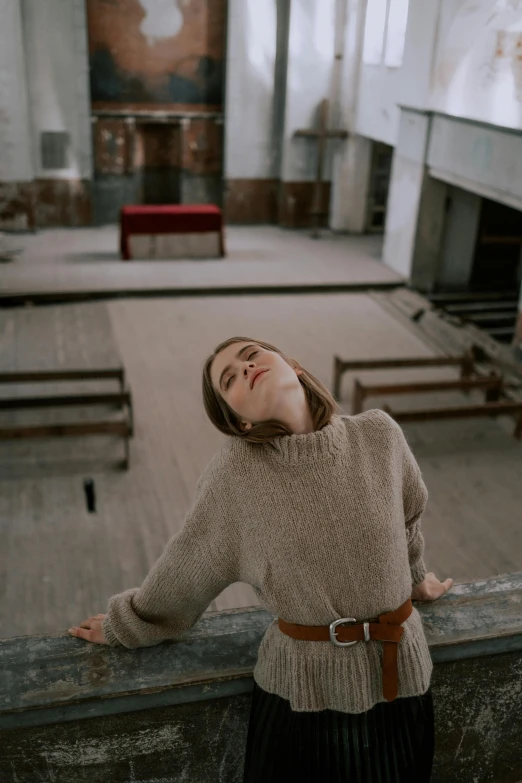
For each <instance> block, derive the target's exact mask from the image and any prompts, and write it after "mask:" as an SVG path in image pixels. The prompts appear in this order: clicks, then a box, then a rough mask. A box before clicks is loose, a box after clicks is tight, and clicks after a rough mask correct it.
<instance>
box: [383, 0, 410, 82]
mask: <svg viewBox="0 0 522 783" xmlns="http://www.w3.org/2000/svg"><path fill="white" fill-rule="evenodd" d="M408 5H409V0H391V2H390V9H389V11H388V28H387V30H386V51H385V54H384V64H385V65H387V66H389V67H390V68H400V67H401V65H402V56H403V54H404V41H405V39H406V24H407V22H408Z"/></svg>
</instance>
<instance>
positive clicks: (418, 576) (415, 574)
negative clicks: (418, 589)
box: [410, 558, 427, 587]
mask: <svg viewBox="0 0 522 783" xmlns="http://www.w3.org/2000/svg"><path fill="white" fill-rule="evenodd" d="M410 571H411V581H412V587H415V585H418V584H420V582H423V581H424V579H425V578H426V573H427V571H426V565H425V563H424V560H423V559H422V558H421V559H420V560H419V561H417V563H415V565H413V566H410Z"/></svg>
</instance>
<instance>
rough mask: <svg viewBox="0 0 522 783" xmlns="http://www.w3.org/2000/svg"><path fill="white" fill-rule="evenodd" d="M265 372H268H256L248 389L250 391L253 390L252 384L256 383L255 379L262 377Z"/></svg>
mask: <svg viewBox="0 0 522 783" xmlns="http://www.w3.org/2000/svg"><path fill="white" fill-rule="evenodd" d="M265 372H268V370H261V372H258V373H256V375H254V377H253V379H252V386H251V387H250V388H251V389H253V388H254V384H255V382H256V381H257V379H258V378H260V377H261V376H262V375H264V374H265Z"/></svg>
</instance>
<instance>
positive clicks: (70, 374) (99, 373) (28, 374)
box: [0, 367, 125, 383]
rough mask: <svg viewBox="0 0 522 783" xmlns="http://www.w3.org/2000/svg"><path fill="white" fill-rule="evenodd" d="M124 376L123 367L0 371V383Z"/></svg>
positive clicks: (98, 378)
mask: <svg viewBox="0 0 522 783" xmlns="http://www.w3.org/2000/svg"><path fill="white" fill-rule="evenodd" d="M124 377H125V370H124V369H123V367H118V368H111V369H109V368H104V369H99V370H91V369H85V370H31V371H25V372H24V371H21V372H18V371H14V372H0V383H40V382H41V381H42V382H43V381H89V380H95V379H96V380H101V379H104V378H114V379H116V380H118V381H120V382H121V381H122V380H123V379H124Z"/></svg>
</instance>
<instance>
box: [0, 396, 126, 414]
mask: <svg viewBox="0 0 522 783" xmlns="http://www.w3.org/2000/svg"><path fill="white" fill-rule="evenodd" d="M130 403H131V395H130V392H113V393H112V394H111V393H107V394H69V395H63V396H55V397H52V396H48V397H18V398H17V397H10V398H8V399H1V398H0V410H28V409H30V408H61V407H74V406H76V405H77V406H83V405H130Z"/></svg>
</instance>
